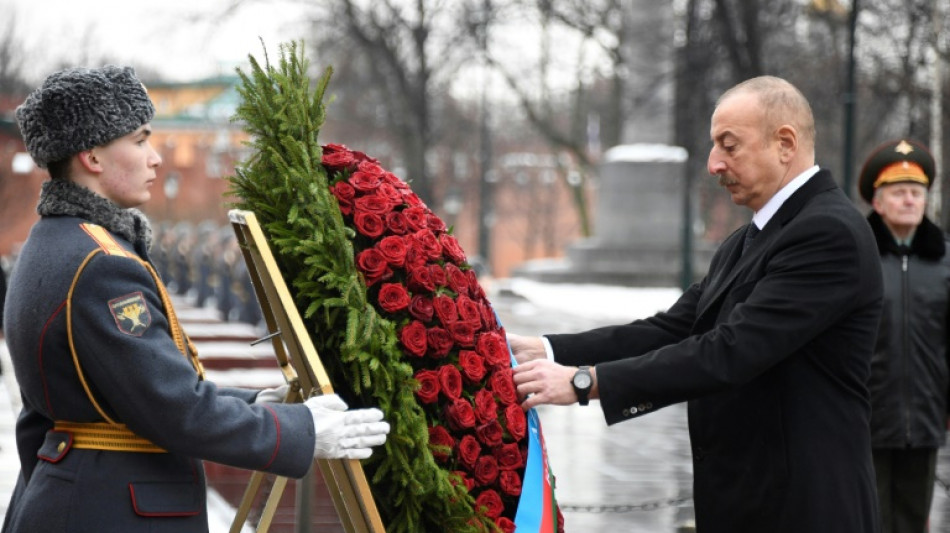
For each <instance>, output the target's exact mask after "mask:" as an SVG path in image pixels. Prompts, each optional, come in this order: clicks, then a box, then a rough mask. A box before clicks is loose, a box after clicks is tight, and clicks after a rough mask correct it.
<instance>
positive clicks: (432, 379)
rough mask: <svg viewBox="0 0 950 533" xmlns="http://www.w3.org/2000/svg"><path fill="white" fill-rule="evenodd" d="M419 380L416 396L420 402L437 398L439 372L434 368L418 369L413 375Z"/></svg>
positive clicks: (428, 401)
mask: <svg viewBox="0 0 950 533" xmlns="http://www.w3.org/2000/svg"><path fill="white" fill-rule="evenodd" d="M412 377H414V378H415V379H416V381H418V382H419V388H418V389H417V390H416V396H417V397H418V398H419V401H420V402H422V403H433V402H435V401H436V400H438V399H439V374H438V373H437V372H436V371H435V370H420V371H418V372H416V373H415V375H413V376H412Z"/></svg>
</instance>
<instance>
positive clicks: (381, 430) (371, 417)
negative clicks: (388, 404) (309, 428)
mask: <svg viewBox="0 0 950 533" xmlns="http://www.w3.org/2000/svg"><path fill="white" fill-rule="evenodd" d="M304 405H306V406H307V407H309V408H310V414H311V415H313V426H314V430H315V431H316V434H317V440H316V442H315V443H314V449H313V458H314V459H366V458H367V457H369V456H370V455H372V453H373V450H372V449H371V447H372V446H381V445H382V444H383V443H385V442H386V435H387V434H388V433H389V424H388V423H387V422H383V421H382V420H383V412H382V411H380V410H379V409H352V410H349V411H347V405H346V402H344V401H343V400H342V399H340V397H339V396H337V395H336V394H324V395H321V396H314V397H312V398H310V399H309V400H307V401H306V402H304Z"/></svg>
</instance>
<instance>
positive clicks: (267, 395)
mask: <svg viewBox="0 0 950 533" xmlns="http://www.w3.org/2000/svg"><path fill="white" fill-rule="evenodd" d="M289 389H290V385H288V384H286V383H284V384H283V385H281V386H280V387H277V388H276V389H263V390H262V391H260V392H258V393H257V397H256V398H254V403H283V402H284V398H286V397H287V391H288V390H289Z"/></svg>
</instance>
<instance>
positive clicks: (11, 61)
mask: <svg viewBox="0 0 950 533" xmlns="http://www.w3.org/2000/svg"><path fill="white" fill-rule="evenodd" d="M28 57H29V54H27V53H26V49H25V47H24V46H23V43H22V41H21V40H20V38H19V36H18V35H17V14H16V12H15V11H14V12H12V13H10V14H9V17H8V18H7V19H6V21H4V22H3V31H2V32H0V95H6V96H14V97H15V96H22V95H25V94H26V93H28V92H29V90H30V86H29V84H28V83H27V81H26V75H25V73H24V66H25V64H26V60H27V58H28Z"/></svg>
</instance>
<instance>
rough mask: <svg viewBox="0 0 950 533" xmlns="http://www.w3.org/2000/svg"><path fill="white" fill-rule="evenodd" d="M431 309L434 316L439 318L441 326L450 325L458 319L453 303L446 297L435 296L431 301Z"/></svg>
mask: <svg viewBox="0 0 950 533" xmlns="http://www.w3.org/2000/svg"><path fill="white" fill-rule="evenodd" d="M432 307H434V308H435V316H437V317H439V321H440V322H442V324H451V323H452V322H455V321H457V320H458V319H459V315H458V311H457V310H456V309H455V301H454V300H452V299H451V298H449V297H448V296H441V295H440V296H436V297H435V298H433V299H432Z"/></svg>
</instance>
